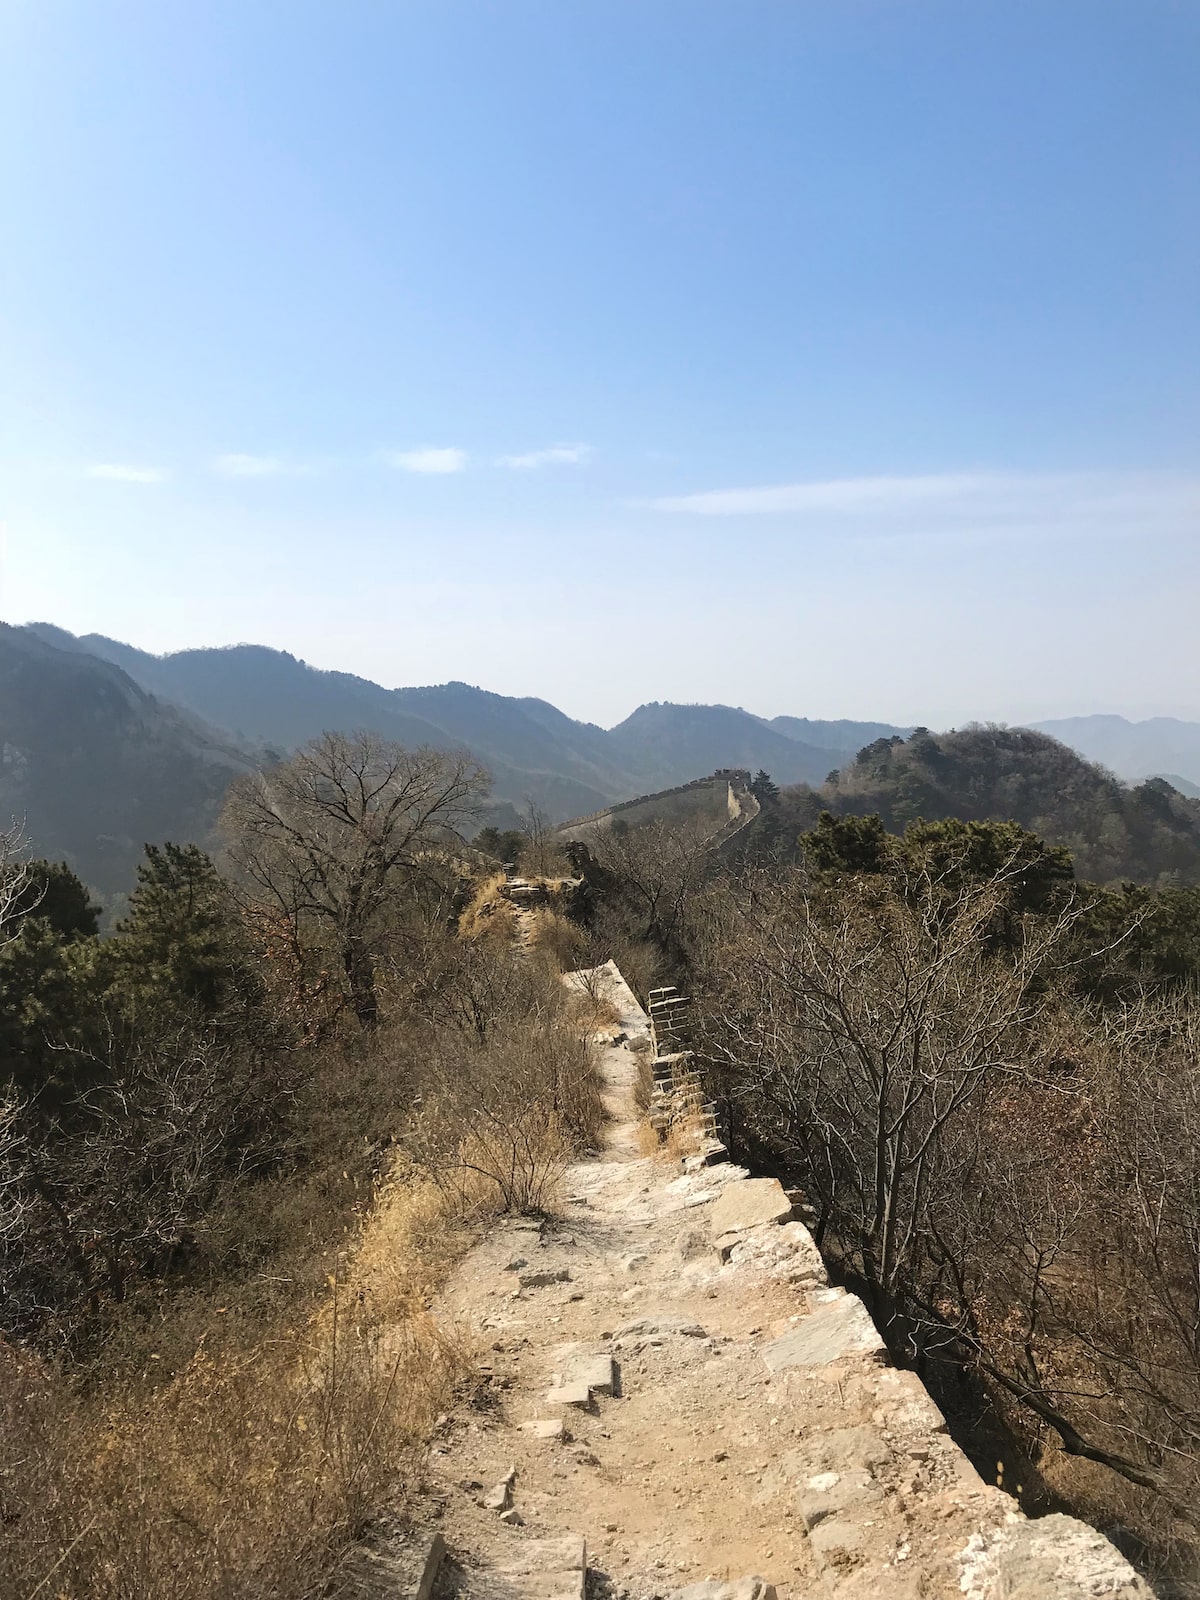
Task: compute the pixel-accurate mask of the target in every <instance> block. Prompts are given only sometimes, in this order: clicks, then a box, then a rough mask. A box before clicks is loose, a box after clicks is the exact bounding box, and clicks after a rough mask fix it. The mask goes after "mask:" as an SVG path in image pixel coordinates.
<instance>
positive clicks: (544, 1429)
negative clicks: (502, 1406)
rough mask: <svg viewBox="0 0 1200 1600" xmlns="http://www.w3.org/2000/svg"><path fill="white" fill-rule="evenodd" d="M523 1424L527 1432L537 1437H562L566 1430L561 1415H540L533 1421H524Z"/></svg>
mask: <svg viewBox="0 0 1200 1600" xmlns="http://www.w3.org/2000/svg"><path fill="white" fill-rule="evenodd" d="M521 1426H522V1428H524V1430H525V1432H526V1433H531V1434H533V1436H534V1438H535V1439H561V1438H562V1437H563V1435H564V1432H565V1430H564V1428H563V1419H562V1418H561V1417H546V1418H540V1417H539V1418H535V1419H534V1420H533V1421H531V1422H523V1423H522V1424H521Z"/></svg>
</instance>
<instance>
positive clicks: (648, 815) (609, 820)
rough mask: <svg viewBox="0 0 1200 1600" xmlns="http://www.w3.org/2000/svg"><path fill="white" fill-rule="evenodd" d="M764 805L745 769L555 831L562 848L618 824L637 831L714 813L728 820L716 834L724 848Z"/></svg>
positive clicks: (650, 796) (645, 797)
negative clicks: (653, 822) (643, 826)
mask: <svg viewBox="0 0 1200 1600" xmlns="http://www.w3.org/2000/svg"><path fill="white" fill-rule="evenodd" d="M758 812H759V805H758V800H757V798H756V797H755V795H754V792H753V790H752V789H751V787H750V774H749V773H748V772H746V771H744V770H743V769H742V768H740V767H724V768H720V769H718V770H717V771H716V772H714V773H712V774H711V775H710V776H709V777H707V778H695V779H693V781H692V782H691V783H681V784H679V785H678V786H677V787H676V788H674V789H660V790H659V791H658V792H657V793H656V794H643V795H638V796H637V797H636V798H635V799H633V800H621V801H619V802H617V803H616V804H615V805H611V806H605V807H604V809H603V810H601V811H593V812H590V813H589V814H588V815H587V816H586V817H573V818H571V820H570V821H569V822H562V823H559V824H558V826H557V827H556V828H553V829H552V830H551V837H552V838H553V839H554V840H556V841H557V842H558V843H561V844H567V843H570V842H572V841H575V840H582V841H584V842H586V840H587V838H588V836H589V834H591V833H593V832H595V831H597V830H599V831H600V832H604V831H605V830H607V829H610V828H611V827H612V826H613V824H614V822H617V823H620V822H623V823H626V824H628V825H629V826H631V827H636V826H638V825H639V824H641V823H645V822H647V821H650V820H658V819H660V818H662V819H665V820H669V821H672V822H686V821H687V820H689V819H692V818H695V819H701V820H702V819H703V818H704V816H705V815H706V814H709V815H711V816H712V817H713V819H714V820H715V819H716V818H717V817H719V816H722V815H723V817H724V821H722V822H720V823H718V824H717V826H716V827H715V828H714V829H713V840H712V842H713V844H714V845H719V844H723V843H724V841H725V840H726V839H728V838H731V837H732V836H733V835H734V834H735V833H739V832H740V831H741V830H742V829H743V828H744V827H746V825H747V824H748V823H751V822H753V821H754V819H755V817H756V816H757V815H758Z"/></svg>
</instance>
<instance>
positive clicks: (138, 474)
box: [87, 461, 167, 483]
mask: <svg viewBox="0 0 1200 1600" xmlns="http://www.w3.org/2000/svg"><path fill="white" fill-rule="evenodd" d="M87 471H88V477H89V478H103V479H105V480H106V481H107V482H108V483H165V482H166V481H167V473H166V472H164V471H163V469H162V468H161V467H135V466H129V465H127V464H125V463H123V462H117V461H98V462H97V463H96V464H95V465H94V466H91V467H89V468H88V469H87Z"/></svg>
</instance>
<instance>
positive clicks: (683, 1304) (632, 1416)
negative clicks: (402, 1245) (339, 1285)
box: [430, 968, 1150, 1600]
mask: <svg viewBox="0 0 1200 1600" xmlns="http://www.w3.org/2000/svg"><path fill="white" fill-rule="evenodd" d="M569 981H570V980H569ZM604 982H605V984H606V985H607V989H608V994H609V997H610V998H611V999H612V1000H613V1001H614V1003H615V1004H616V1005H617V1008H618V1009H619V1011H620V1012H621V1022H620V1025H619V1026H617V1027H615V1028H613V1029H611V1030H607V1031H606V1034H605V1036H604V1037H603V1038H602V1039H601V1040H600V1062H601V1068H602V1071H603V1075H604V1081H605V1098H606V1104H607V1107H608V1111H609V1116H610V1122H609V1127H608V1139H607V1143H606V1148H605V1149H604V1151H603V1152H602V1153H601V1154H600V1155H599V1156H598V1157H597V1158H596V1159H594V1160H590V1161H587V1162H584V1163H582V1164H580V1165H578V1166H575V1167H573V1168H571V1169H570V1171H569V1172H568V1174H567V1178H566V1184H565V1187H564V1191H563V1192H564V1200H563V1203H562V1205H561V1207H560V1209H559V1212H558V1214H557V1215H556V1216H555V1217H554V1219H553V1220H552V1221H548V1222H544V1223H542V1224H541V1225H539V1224H538V1223H536V1222H532V1221H514V1222H507V1223H502V1224H500V1225H498V1226H497V1227H496V1228H495V1230H494V1231H493V1232H492V1233H491V1234H490V1235H489V1236H488V1237H487V1238H486V1239H485V1240H484V1241H483V1242H482V1243H480V1244H479V1245H478V1246H477V1247H476V1248H475V1249H474V1250H473V1251H472V1252H471V1254H470V1256H469V1257H468V1258H467V1259H466V1261H465V1262H464V1263H463V1264H462V1265H461V1266H460V1268H459V1269H458V1271H457V1272H456V1274H455V1276H454V1278H453V1280H452V1281H451V1283H450V1284H449V1285H448V1287H447V1289H446V1292H445V1294H444V1295H443V1297H442V1299H441V1302H440V1305H439V1307H438V1314H439V1316H440V1317H442V1318H445V1319H447V1320H454V1321H457V1322H459V1323H462V1324H465V1325H467V1326H469V1327H470V1328H471V1330H472V1331H473V1333H474V1335H475V1337H476V1338H477V1340H478V1342H479V1345H480V1348H481V1351H482V1357H481V1373H480V1380H481V1381H480V1386H479V1389H478V1391H477V1393H476V1395H475V1397H474V1399H473V1400H472V1402H471V1403H469V1404H466V1405H464V1406H463V1407H461V1408H460V1409H459V1410H458V1411H457V1412H456V1413H455V1414H454V1415H453V1416H452V1417H450V1418H448V1419H447V1422H446V1425H445V1427H444V1428H443V1430H442V1432H441V1434H440V1435H439V1437H438V1439H437V1440H436V1442H435V1444H434V1447H433V1451H432V1454H431V1460H430V1471H431V1476H432V1479H433V1490H434V1496H435V1499H436V1500H438V1501H440V1503H441V1508H442V1509H441V1516H440V1519H439V1521H438V1524H437V1526H438V1527H439V1528H440V1531H441V1533H442V1535H443V1537H444V1539H445V1541H446V1545H447V1548H448V1550H449V1557H448V1559H447V1561H446V1562H445V1563H444V1564H443V1567H442V1571H441V1575H440V1577H439V1580H438V1591H439V1594H444V1595H445V1596H447V1597H449V1596H451V1595H461V1596H477V1595H483V1596H489V1597H490V1596H494V1597H497V1600H503V1597H518V1596H526V1595H529V1596H537V1597H538V1600H558V1597H560V1596H561V1597H562V1600H567V1597H568V1596H570V1597H571V1600H580V1597H581V1595H582V1592H583V1568H584V1560H583V1557H582V1556H581V1547H582V1544H583V1543H584V1542H585V1543H586V1567H587V1568H588V1569H590V1570H589V1571H588V1576H587V1588H588V1593H589V1595H592V1596H606V1595H611V1596H612V1597H613V1600H651V1597H655V1596H660V1597H665V1596H668V1595H671V1594H673V1593H674V1592H675V1591H677V1590H680V1589H682V1588H684V1587H686V1586H688V1585H691V1584H694V1583H697V1582H699V1581H700V1580H705V1579H715V1580H730V1579H734V1580H736V1579H740V1578H742V1577H743V1576H744V1575H747V1574H758V1575H760V1576H761V1578H762V1579H763V1580H765V1581H766V1583H768V1584H771V1585H774V1586H775V1588H776V1590H777V1592H778V1595H779V1596H780V1600H790V1597H799V1596H806V1595H821V1596H825V1595H831V1596H838V1597H846V1600H850V1597H860V1596H863V1597H865V1596H870V1597H871V1600H909V1597H912V1600H916V1597H918V1596H920V1597H926V1600H930V1597H949V1596H954V1597H956V1600H961V1597H962V1596H963V1595H964V1594H966V1595H967V1596H968V1597H970V1600H990V1597H991V1596H993V1595H996V1596H1000V1595H1009V1594H1012V1595H1014V1596H1016V1595H1020V1596H1022V1597H1034V1596H1045V1597H1047V1600H1049V1597H1050V1596H1055V1597H1058V1596H1060V1595H1085V1594H1094V1595H1105V1596H1108V1597H1109V1600H1118V1597H1130V1600H1132V1597H1135V1596H1142V1597H1147V1596H1149V1595H1150V1591H1149V1590H1148V1589H1147V1588H1145V1587H1144V1586H1142V1585H1140V1584H1139V1582H1138V1580H1136V1579H1134V1578H1133V1575H1132V1573H1131V1571H1130V1569H1129V1568H1128V1567H1127V1566H1126V1565H1125V1563H1124V1562H1123V1561H1121V1560H1120V1558H1119V1557H1118V1556H1117V1555H1116V1552H1115V1551H1113V1550H1112V1548H1111V1547H1110V1546H1109V1545H1107V1544H1106V1543H1105V1541H1104V1540H1102V1539H1100V1537H1099V1535H1097V1534H1094V1533H1093V1532H1092V1530H1090V1529H1084V1528H1082V1525H1080V1524H1077V1523H1073V1522H1070V1521H1069V1519H1066V1518H1050V1519H1046V1520H1045V1521H1044V1522H1042V1523H1037V1524H1033V1523H1026V1522H1025V1521H1024V1519H1023V1518H1019V1517H1015V1516H1014V1513H1013V1507H1012V1502H1011V1501H1010V1500H1009V1499H1008V1497H1007V1496H1005V1495H1003V1494H1001V1493H1000V1492H999V1491H998V1490H996V1489H993V1488H988V1487H986V1486H985V1485H984V1484H983V1483H981V1481H980V1480H979V1478H978V1477H977V1476H976V1474H975V1472H974V1470H973V1469H972V1468H971V1467H970V1465H969V1464H968V1463H967V1461H966V1459H965V1458H964V1457H963V1455H962V1454H961V1452H960V1451H959V1450H958V1449H957V1447H956V1446H955V1445H954V1444H953V1443H952V1442H951V1440H950V1439H949V1438H948V1437H947V1435H946V1433H945V1430H944V1426H943V1424H942V1419H941V1416H940V1414H939V1413H938V1411H937V1409H936V1408H935V1407H934V1406H933V1404H932V1402H931V1401H930V1400H929V1398H928V1397H927V1395H926V1394H925V1392H924V1390H923V1389H922V1387H921V1386H920V1384H919V1383H918V1382H917V1381H916V1379H915V1378H914V1377H912V1376H911V1375H910V1374H907V1373H903V1372H899V1371H897V1370H895V1369H894V1368H892V1367H890V1366H889V1365H888V1364H887V1363H886V1359H885V1358H884V1355H883V1351H882V1347H881V1345H880V1342H879V1339H878V1336H877V1335H876V1334H875V1330H874V1329H873V1328H872V1327H871V1325H870V1322H869V1321H868V1319H867V1318H866V1315H865V1312H864V1311H863V1309H862V1307H861V1305H860V1303H859V1302H858V1301H857V1300H855V1299H854V1298H853V1297H852V1296H849V1295H846V1294H845V1293H844V1292H843V1291H841V1290H837V1289H830V1288H829V1287H828V1284H827V1280H826V1277H825V1274H824V1270H823V1268H822V1266H821V1263H820V1259H819V1256H818V1255H817V1252H816V1250H815V1248H814V1247H813V1244H812V1240H811V1238H810V1236H809V1235H808V1233H807V1231H806V1230H805V1229H804V1228H803V1226H802V1225H801V1224H800V1223H798V1222H792V1221H780V1220H775V1219H773V1218H770V1217H768V1218H766V1220H762V1221H758V1222H754V1220H753V1219H754V1215H755V1212H756V1208H758V1209H759V1210H763V1211H765V1212H770V1211H771V1210H772V1209H774V1210H776V1211H778V1209H779V1207H778V1205H777V1204H776V1203H775V1201H774V1198H773V1197H774V1196H778V1195H779V1194H781V1191H779V1190H778V1185H775V1184H774V1183H773V1180H749V1181H747V1175H746V1173H745V1172H744V1171H743V1170H742V1169H740V1168H737V1167H734V1166H731V1165H729V1164H723V1165H720V1166H717V1167H712V1168H707V1169H705V1170H703V1171H701V1172H698V1173H694V1174H689V1175H680V1174H679V1172H678V1171H677V1169H676V1167H675V1166H674V1165H673V1164H669V1163H668V1162H666V1161H665V1160H663V1159H660V1158H657V1157H656V1158H653V1159H648V1158H645V1157H642V1156H640V1155H639V1154H638V1139H637V1115H636V1110H635V1106H634V1098H633V1091H634V1085H635V1082H636V1077H637V1060H636V1056H635V1054H634V1052H633V1050H632V1049H631V1048H630V1045H631V1044H632V1043H633V1042H634V1041H636V1040H637V1039H638V1038H639V1036H642V1035H644V1034H645V1031H646V1019H645V1016H644V1014H643V1013H642V1011H641V1009H640V1007H639V1006H638V1005H637V1002H636V1001H635V1000H634V998H633V996H632V995H631V994H630V993H629V991H628V989H627V988H626V987H625V985H624V982H623V980H622V979H621V978H620V974H619V973H617V972H616V969H615V968H609V969H605V975H604ZM621 1035H624V1036H625V1037H624V1039H620V1036H621ZM614 1039H616V1040H617V1041H619V1042H614ZM738 1221H741V1222H742V1223H743V1224H747V1225H746V1226H744V1227H743V1229H742V1231H741V1232H735V1231H729V1230H728V1226H727V1225H728V1224H729V1223H730V1222H734V1223H736V1222H738ZM722 1230H726V1231H725V1237H724V1238H723V1240H722V1241H721V1246H720V1249H719V1248H718V1245H717V1243H715V1242H714V1231H717V1232H721V1231H722ZM722 1253H724V1254H725V1255H727V1256H728V1259H727V1260H724V1261H723V1260H722ZM560 1430H561V1431H560ZM506 1486H507V1487H506ZM1058 1524H1061V1525H1062V1527H1060V1528H1057V1529H1056V1530H1055V1529H1053V1528H1052V1525H1058ZM1039 1529H1040V1530H1043V1533H1042V1534H1041V1535H1040V1537H1042V1539H1043V1542H1044V1541H1045V1538H1046V1534H1047V1533H1048V1532H1055V1531H1056V1532H1057V1537H1058V1539H1059V1541H1060V1542H1061V1541H1062V1540H1063V1539H1067V1538H1068V1534H1069V1536H1070V1538H1073V1539H1074V1540H1075V1542H1076V1544H1077V1545H1078V1547H1079V1548H1078V1561H1077V1563H1076V1564H1077V1565H1079V1562H1082V1563H1083V1565H1082V1566H1080V1568H1079V1570H1080V1571H1084V1568H1086V1569H1087V1572H1090V1573H1092V1575H1093V1577H1094V1578H1095V1584H1092V1583H1091V1580H1090V1579H1089V1586H1087V1587H1084V1586H1081V1585H1080V1584H1078V1583H1076V1581H1075V1579H1076V1573H1075V1569H1074V1568H1072V1569H1071V1571H1070V1572H1068V1571H1067V1569H1066V1568H1065V1567H1063V1566H1062V1563H1061V1562H1059V1561H1058V1557H1057V1555H1054V1557H1053V1559H1051V1560H1050V1564H1049V1565H1047V1563H1046V1561H1045V1560H1041V1558H1040V1557H1038V1556H1037V1552H1036V1550H1034V1549H1033V1546H1034V1545H1035V1544H1036V1539H1035V1538H1034V1537H1033V1535H1031V1534H1030V1532H1029V1530H1039ZM1074 1530H1078V1531H1077V1532H1076V1531H1074ZM1031 1552H1032V1553H1031ZM1039 1560H1041V1565H1040V1566H1039V1565H1038V1561H1039ZM1031 1561H1032V1562H1033V1565H1032V1566H1030V1565H1029V1563H1030V1562H1031ZM1056 1563H1057V1564H1056ZM1087 1572H1085V1573H1084V1575H1085V1576H1086V1575H1087ZM1055 1573H1057V1574H1058V1577H1055ZM1017 1578H1020V1579H1021V1581H1022V1582H1024V1585H1025V1586H1023V1587H1022V1586H1021V1584H1020V1583H1018V1584H1017V1586H1016V1587H1014V1586H1013V1582H1014V1580H1016V1579H1017ZM1026 1578H1027V1579H1028V1580H1029V1581H1028V1582H1025V1579H1026ZM1030 1584H1032V1586H1030ZM997 1585H1000V1586H999V1587H998V1586H997ZM744 1592H745V1595H746V1596H747V1597H750V1596H752V1595H753V1594H754V1593H755V1592H756V1591H755V1590H754V1589H753V1588H751V1587H750V1586H747V1587H746V1589H745V1591H744Z"/></svg>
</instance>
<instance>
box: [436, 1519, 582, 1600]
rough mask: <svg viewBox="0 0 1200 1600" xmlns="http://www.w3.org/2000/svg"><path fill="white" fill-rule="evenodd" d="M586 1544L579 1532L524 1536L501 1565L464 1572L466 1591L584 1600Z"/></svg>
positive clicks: (494, 1597) (506, 1597) (527, 1599)
mask: <svg viewBox="0 0 1200 1600" xmlns="http://www.w3.org/2000/svg"><path fill="white" fill-rule="evenodd" d="M586 1588H587V1546H586V1544H585V1543H584V1541H583V1539H582V1537H581V1536H580V1535H579V1534H573V1533H569V1534H564V1535H563V1536H562V1537H561V1538H557V1539H524V1540H522V1541H521V1545H520V1549H519V1551H514V1553H513V1557H512V1559H511V1560H510V1561H508V1562H506V1563H505V1565H504V1566H497V1567H490V1568H488V1569H487V1570H486V1571H483V1572H471V1573H468V1574H467V1581H466V1584H465V1589H466V1593H467V1594H468V1595H470V1596H472V1597H477V1600H501V1597H503V1600H584V1596H585V1593H586Z"/></svg>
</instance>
